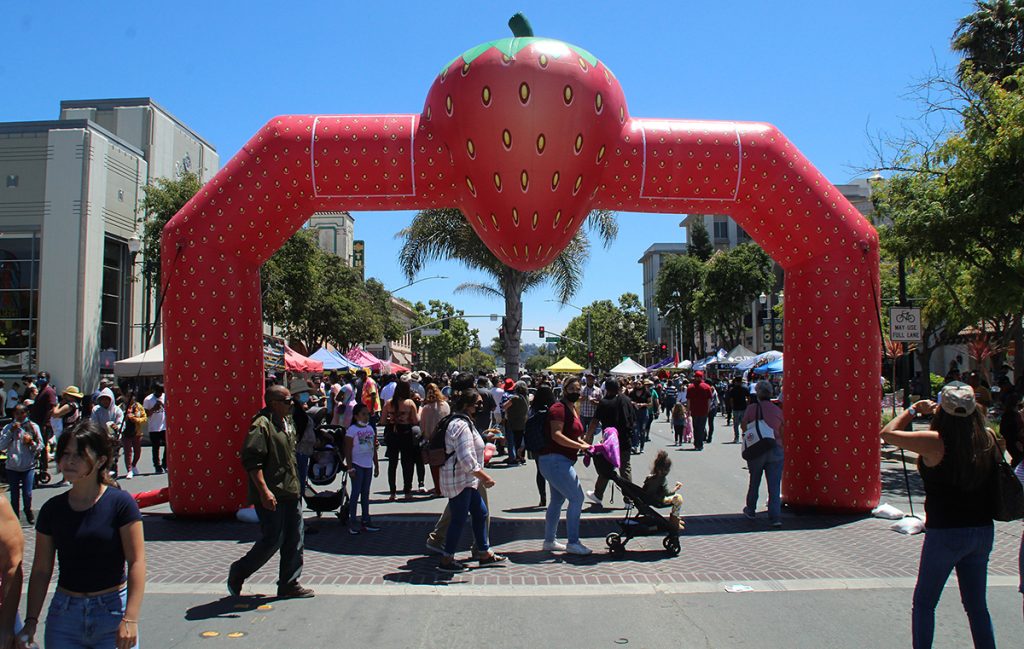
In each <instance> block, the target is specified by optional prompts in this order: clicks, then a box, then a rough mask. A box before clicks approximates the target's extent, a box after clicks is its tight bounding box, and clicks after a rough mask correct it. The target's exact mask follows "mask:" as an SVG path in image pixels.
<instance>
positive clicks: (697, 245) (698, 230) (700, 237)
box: [686, 218, 715, 261]
mask: <svg viewBox="0 0 1024 649" xmlns="http://www.w3.org/2000/svg"><path fill="white" fill-rule="evenodd" d="M690 237H692V240H691V241H689V242H688V243H687V244H686V254H688V255H690V256H691V257H695V258H696V259H698V260H700V261H707V260H708V259H711V255H712V254H713V253H714V252H715V247H714V246H713V245H711V235H709V234H708V228H707V226H705V225H704V219H703V218H696V219H695V222H694V224H693V227H692V228H690Z"/></svg>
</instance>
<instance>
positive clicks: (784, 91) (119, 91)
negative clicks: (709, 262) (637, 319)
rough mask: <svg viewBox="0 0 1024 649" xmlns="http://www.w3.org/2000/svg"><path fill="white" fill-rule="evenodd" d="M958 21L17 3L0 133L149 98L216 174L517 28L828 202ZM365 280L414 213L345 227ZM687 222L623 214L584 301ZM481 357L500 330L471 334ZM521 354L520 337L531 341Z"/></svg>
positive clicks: (534, 307)
mask: <svg viewBox="0 0 1024 649" xmlns="http://www.w3.org/2000/svg"><path fill="white" fill-rule="evenodd" d="M971 7H972V4H971V3H970V2H966V1H954V0H931V1H923V0H914V1H910V0H907V1H903V2H891V1H884V2H879V1H863V2H856V3H854V2H849V3H839V2H817V3H810V2H789V1H783V2H772V3H768V2H716V3H711V2H705V3H696V2H687V1H682V0H676V1H675V2H594V1H592V2H587V3H583V2H557V1H552V0H548V1H546V2H535V1H532V0H518V1H517V2H515V3H502V2H479V1H478V2H448V3H446V4H442V3H427V2H363V3H354V2H332V3H328V2H301V1H294V2H289V3H282V2H263V1H259V0H250V1H248V2H234V1H223V2H221V1H217V2H209V1H208V2H192V1H187V0H179V1H177V2H173V3H171V2H159V3H157V2H137V1H134V2H103V1H100V2H96V3H82V2H62V3H61V2H45V1H39V2H31V3H28V2H25V3H6V7H5V10H4V18H3V20H2V21H0V42H3V43H4V48H3V55H2V56H0V83H2V85H0V120H2V121H14V120H41V119H55V118H56V117H57V113H58V104H59V102H60V100H61V99H86V98H99V97H137V96H150V97H153V98H154V99H155V100H156V101H158V102H159V103H161V104H162V105H163V106H164V107H166V108H167V109H168V110H170V111H171V112H172V113H174V114H175V115H177V116H178V117H179V118H180V119H182V120H183V121H184V122H186V123H187V124H189V125H190V126H191V127H192V128H194V129H195V130H196V131H197V132H199V133H200V134H201V135H202V136H203V137H204V138H205V139H206V140H208V141H209V142H211V143H212V144H213V145H214V146H215V147H216V148H217V150H218V152H219V153H220V156H221V160H222V161H225V162H226V161H227V160H228V159H229V158H230V157H231V156H233V155H234V154H235V152H236V151H237V150H238V149H239V147H241V145H242V144H243V143H244V142H245V141H246V140H247V139H248V138H249V137H250V136H251V135H252V134H253V133H254V132H255V131H256V129H258V128H259V127H260V126H261V125H262V124H263V123H264V122H266V121H267V119H269V118H270V117H271V116H273V115H276V114H284V113H331V114H338V113H418V112H420V110H421V109H422V107H423V100H424V98H425V96H426V92H427V89H428V88H429V86H430V84H431V82H432V81H433V78H434V75H436V74H437V72H438V70H439V69H440V67H441V66H442V65H443V64H445V63H446V62H448V61H449V60H450V59H452V58H453V57H455V56H457V55H458V54H460V53H461V52H463V51H464V50H466V49H469V48H470V47H472V46H474V45H477V44H479V43H481V42H484V41H487V40H491V39H493V38H500V37H504V36H507V35H508V34H509V31H508V28H507V26H506V22H507V20H508V18H509V16H511V15H512V14H513V13H514V12H516V11H523V12H524V13H525V14H526V15H527V17H528V18H529V19H530V21H531V22H532V24H533V27H534V30H535V32H536V33H537V35H538V36H549V37H552V38H557V39H560V40H565V41H568V42H570V43H573V44H576V45H579V46H581V47H583V48H585V49H587V50H589V51H590V52H592V53H593V54H594V55H595V56H597V57H598V58H599V59H601V60H602V61H603V62H604V63H605V64H606V65H607V66H609V67H610V68H611V69H612V70H613V71H614V72H615V74H616V76H617V77H618V78H619V81H620V82H621V84H622V87H623V90H624V91H625V94H626V99H627V101H628V103H629V109H630V113H631V114H632V115H633V116H635V117H663V118H695V119H700V118H706V119H736V120H754V121H767V122H772V123H774V124H775V125H777V126H778V127H779V128H780V129H781V130H782V131H783V132H784V133H786V135H787V136H788V137H789V138H790V139H791V140H792V141H793V142H794V143H796V145H797V146H798V147H799V148H800V149H801V150H802V151H803V152H804V154H805V155H806V156H807V157H808V158H809V159H810V160H811V161H812V162H813V163H814V164H815V165H816V166H818V168H820V169H821V170H822V171H823V172H824V173H825V175H826V176H827V177H828V178H830V179H831V180H832V181H833V182H835V183H843V182H847V181H849V180H850V179H851V178H854V177H856V175H857V172H856V170H857V169H858V168H862V167H870V166H871V165H872V164H873V157H872V151H871V147H870V146H869V139H870V138H869V134H871V133H874V132H877V131H899V130H900V129H901V128H902V127H903V125H904V124H905V123H906V120H908V119H911V118H913V117H914V116H915V115H916V114H917V112H918V111H917V107H916V106H915V104H914V103H913V102H912V101H910V100H908V98H907V93H908V88H909V86H910V85H911V84H913V83H914V81H915V80H918V79H920V78H922V77H924V76H925V75H927V74H929V73H930V72H931V71H932V70H934V69H935V68H936V66H938V67H951V66H953V65H955V63H956V60H957V59H956V57H955V56H954V55H953V54H952V53H951V52H950V51H949V38H950V35H951V34H952V32H953V29H954V28H955V25H956V21H957V20H958V19H959V18H960V17H961V16H963V15H966V14H968V13H970V12H971ZM355 216H356V238H358V239H363V240H365V241H366V249H367V256H366V265H367V273H368V275H371V276H374V277H377V278H379V279H381V280H382V281H383V282H384V284H385V286H387V287H389V288H397V287H399V286H401V285H403V284H406V280H405V278H404V277H402V276H401V274H400V273H399V272H398V270H397V268H396V263H395V256H396V252H397V250H398V242H397V241H395V239H394V233H395V232H397V231H398V230H399V229H401V228H402V227H404V226H405V225H406V224H407V223H408V222H409V220H410V219H411V216H412V213H407V212H405V213H403V212H383V213H359V214H356V215H355ZM681 219H682V215H678V214H674V215H651V214H625V213H624V214H621V215H620V216H619V223H620V233H619V237H618V240H617V241H616V242H615V243H614V245H613V246H612V247H611V248H610V249H609V250H595V251H594V254H593V256H592V258H591V260H590V262H589V263H588V264H587V266H586V269H585V281H584V285H583V287H582V289H581V290H580V292H579V293H578V294H577V296H576V297H575V298H574V299H573V302H574V303H575V304H579V305H581V306H582V305H585V304H588V303H590V302H591V301H593V300H598V299H605V298H611V299H614V298H616V297H618V296H619V295H620V294H621V293H623V292H626V291H632V292H635V293H638V294H640V293H641V292H642V274H641V268H640V265H639V264H637V263H636V261H637V260H638V259H639V258H640V256H641V255H642V254H643V251H644V250H645V249H646V248H647V247H648V246H650V245H651V244H652V243H655V242H661V241H681V240H682V239H683V233H682V230H681V229H680V228H679V227H678V223H679V221H680V220H681ZM431 275H447V276H448V277H449V278H450V279H445V280H430V281H425V282H422V283H420V284H416V285H415V286H412V287H409V288H407V289H404V290H402V291H400V292H399V293H398V295H400V296H402V297H405V298H407V299H410V300H413V301H415V300H424V301H425V300H427V299H431V298H441V299H445V300H448V301H451V302H452V303H454V304H455V305H456V307H458V308H461V309H464V310H465V311H466V312H467V313H492V312H501V311H502V309H503V306H502V304H501V303H500V302H498V301H496V300H489V299H485V298H482V297H478V296H475V295H461V294H460V295H453V291H454V289H455V287H456V286H457V285H458V284H459V283H461V282H463V281H480V280H483V279H484V278H483V277H477V276H474V275H473V274H472V273H469V272H468V271H466V270H465V269H464V268H462V267H460V266H458V265H456V264H434V265H432V266H430V267H428V268H427V270H426V271H425V272H424V273H423V276H431ZM547 297H548V292H547V291H546V290H545V289H544V288H541V289H538V290H536V291H534V292H533V293H531V294H528V295H527V296H526V299H525V314H524V319H525V326H526V327H536V326H538V325H544V326H546V327H547V329H548V330H550V331H558V330H560V329H561V328H562V327H563V326H564V325H565V324H566V323H567V322H568V320H569V319H571V318H572V317H573V316H574V315H575V314H576V311H575V310H574V309H570V308H565V309H563V310H561V311H560V310H559V308H558V305H556V304H551V303H547V302H544V300H545V299H546V298H547ZM471 324H472V326H475V327H478V328H480V330H481V339H482V341H483V342H484V343H485V344H486V343H488V342H489V341H490V339H491V338H492V337H493V336H494V335H495V334H496V329H497V326H496V324H495V323H492V322H490V321H489V320H475V321H472V323H471ZM526 341H527V342H536V341H535V340H531V334H528V335H527V336H526Z"/></svg>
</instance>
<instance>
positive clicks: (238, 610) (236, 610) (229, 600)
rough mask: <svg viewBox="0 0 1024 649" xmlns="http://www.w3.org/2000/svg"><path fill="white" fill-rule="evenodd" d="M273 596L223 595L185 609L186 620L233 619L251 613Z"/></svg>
mask: <svg viewBox="0 0 1024 649" xmlns="http://www.w3.org/2000/svg"><path fill="white" fill-rule="evenodd" d="M274 600H275V598H273V597H266V596H263V595H251V596H245V597H222V598H221V599H218V600H216V601H214V602H207V603H206V604H199V605H198V606H193V607H192V608H190V609H188V610H186V611H185V619H186V620H191V621H195V620H211V619H214V618H222V619H232V618H237V617H241V614H242V613H250V612H252V611H255V610H256V609H258V608H259V607H261V606H263V605H265V604H268V603H270V602H272V601H274Z"/></svg>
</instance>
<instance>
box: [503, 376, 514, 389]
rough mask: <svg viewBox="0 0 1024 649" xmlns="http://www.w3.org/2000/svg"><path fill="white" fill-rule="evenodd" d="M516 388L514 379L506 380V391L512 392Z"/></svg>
mask: <svg viewBox="0 0 1024 649" xmlns="http://www.w3.org/2000/svg"><path fill="white" fill-rule="evenodd" d="M514 387H516V382H515V381H513V380H512V379H505V385H504V389H505V390H511V389H512V388H514Z"/></svg>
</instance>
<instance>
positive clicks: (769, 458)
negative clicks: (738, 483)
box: [695, 418, 785, 523]
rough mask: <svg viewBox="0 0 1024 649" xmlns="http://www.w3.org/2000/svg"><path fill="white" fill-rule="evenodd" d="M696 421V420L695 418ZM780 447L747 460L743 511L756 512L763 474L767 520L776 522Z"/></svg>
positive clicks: (779, 513) (779, 515)
mask: <svg viewBox="0 0 1024 649" xmlns="http://www.w3.org/2000/svg"><path fill="white" fill-rule="evenodd" d="M695 419H696V418H695ZM784 458H785V456H784V455H783V451H782V447H781V446H776V447H775V448H773V449H772V450H770V451H768V452H767V453H764V454H762V455H761V457H757V458H754V459H753V460H747V470H748V471H749V472H750V486H748V487H747V506H746V507H745V508H744V511H746V512H747V513H750V514H753V513H755V512H757V496H758V494H759V492H760V491H761V474H762V473H763V474H764V475H765V477H766V478H767V481H768V520H770V521H771V522H773V523H774V522H776V521H779V520H781V519H782V466H783V459H784Z"/></svg>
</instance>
